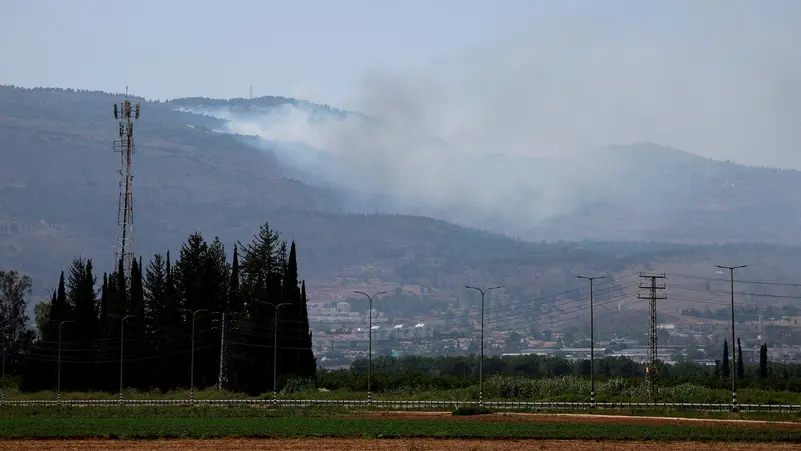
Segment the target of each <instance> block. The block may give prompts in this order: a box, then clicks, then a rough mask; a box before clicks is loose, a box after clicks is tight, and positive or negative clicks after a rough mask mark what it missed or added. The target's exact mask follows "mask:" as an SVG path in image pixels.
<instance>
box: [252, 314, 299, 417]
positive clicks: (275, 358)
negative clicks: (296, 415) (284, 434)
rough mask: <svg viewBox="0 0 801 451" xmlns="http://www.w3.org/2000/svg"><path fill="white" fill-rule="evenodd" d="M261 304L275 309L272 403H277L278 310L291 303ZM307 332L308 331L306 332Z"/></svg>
mask: <svg viewBox="0 0 801 451" xmlns="http://www.w3.org/2000/svg"><path fill="white" fill-rule="evenodd" d="M261 304H267V305H271V306H272V307H273V308H274V309H275V320H274V323H273V328H274V329H275V330H274V333H275V338H274V339H273V403H277V402H278V309H280V308H281V307H283V306H285V305H292V303H291V302H282V303H280V304H278V305H276V304H272V303H269V302H261ZM307 332H308V331H307Z"/></svg>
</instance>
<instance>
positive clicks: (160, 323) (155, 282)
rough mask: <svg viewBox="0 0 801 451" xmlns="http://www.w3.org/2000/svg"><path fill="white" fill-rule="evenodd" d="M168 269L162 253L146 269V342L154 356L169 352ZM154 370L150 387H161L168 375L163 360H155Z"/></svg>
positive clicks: (155, 256) (149, 382)
mask: <svg viewBox="0 0 801 451" xmlns="http://www.w3.org/2000/svg"><path fill="white" fill-rule="evenodd" d="M166 284H167V280H166V269H165V267H164V260H163V259H162V257H161V255H160V254H156V255H154V256H153V260H151V261H150V264H149V265H148V267H147V270H146V271H145V280H144V291H145V294H144V297H145V343H147V347H148V350H149V354H150V355H152V356H161V355H163V354H165V353H166V352H167V340H166V339H165V338H166V336H165V333H164V332H165V330H166V328H167V324H166V322H165V321H164V319H165V311H166V299H165V296H166ZM153 363H155V365H154V367H155V368H154V371H151V372H150V378H148V387H150V388H154V387H160V386H161V385H160V380H161V379H162V378H163V377H166V374H164V369H163V368H162V367H161V362H153Z"/></svg>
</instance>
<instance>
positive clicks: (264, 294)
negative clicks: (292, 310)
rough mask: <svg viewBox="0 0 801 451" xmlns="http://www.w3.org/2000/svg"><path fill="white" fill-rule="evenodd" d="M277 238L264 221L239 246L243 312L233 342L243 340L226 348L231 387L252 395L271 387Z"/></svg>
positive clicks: (277, 291)
mask: <svg viewBox="0 0 801 451" xmlns="http://www.w3.org/2000/svg"><path fill="white" fill-rule="evenodd" d="M280 244H281V243H280V237H279V234H278V232H276V231H274V230H273V229H272V228H270V225H269V223H265V224H264V225H262V226H261V227H260V228H259V232H258V233H257V234H256V235H255V236H254V238H253V241H252V242H251V243H250V244H248V245H247V246H245V247H243V248H242V259H241V261H240V268H239V269H240V274H241V281H240V290H241V293H242V296H243V298H244V302H245V311H246V315H243V317H240V318H238V319H237V320H236V322H235V323H232V324H233V326H234V327H235V328H236V329H237V330H236V332H235V335H234V336H233V337H232V338H231V341H232V342H238V343H246V345H236V346H230V347H229V353H230V355H231V360H230V368H231V377H230V378H229V381H230V383H231V386H232V387H233V388H235V389H238V390H243V391H246V392H248V393H251V394H259V393H264V392H267V391H270V390H272V385H273V384H272V373H273V372H272V361H273V359H272V348H273V346H274V343H273V342H272V341H273V335H274V334H273V332H274V327H275V326H274V321H273V318H274V311H273V308H274V307H272V305H275V304H278V303H280V301H281V299H282V294H283V293H282V291H283V290H282V289H281V282H282V279H283V274H282V273H281V269H282V268H281V259H280V258H279V255H278V253H279V250H280Z"/></svg>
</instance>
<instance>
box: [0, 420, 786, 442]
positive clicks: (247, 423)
mask: <svg viewBox="0 0 801 451" xmlns="http://www.w3.org/2000/svg"><path fill="white" fill-rule="evenodd" d="M0 437H2V438H41V439H45V438H49V439H65V438H119V439H155V438H211V437H282V438H285V437H368V438H413V437H414V438H423V437H428V438H483V439H524V438H526V439H582V440H638V441H642V440H651V441H727V442H731V441H750V442H794V443H801V434H799V432H798V431H797V430H795V431H793V430H780V429H768V428H759V427H754V428H744V427H731V426H720V427H709V426H674V425H669V426H647V425H631V424H570V423H531V422H525V423H524V422H520V423H513V422H508V423H500V422H498V423H488V422H478V421H476V422H473V421H443V420H435V421H431V420H429V421H426V420H391V419H348V418H161V419H159V418H138V419H133V418H58V419H56V418H13V419H9V418H5V419H0Z"/></svg>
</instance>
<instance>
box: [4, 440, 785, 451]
mask: <svg viewBox="0 0 801 451" xmlns="http://www.w3.org/2000/svg"><path fill="white" fill-rule="evenodd" d="M797 447H798V445H793V444H768V443H765V444H742V443H734V444H727V443H692V442H690V443H653V442H651V443H643V442H594V441H580V440H568V441H559V440H503V441H501V440H495V441H484V440H437V439H425V440H422V439H421V440H402V439H398V440H366V439H287V440H275V439H263V440H259V439H221V440H215V439H212V440H130V441H125V440H119V441H117V440H67V441H59V440H2V441H0V450H20V451H24V450H37V451H45V450H59V451H60V450H65V451H67V450H93V451H98V450H128V451H143V450H173V451H178V450H182V451H183V450H190V451H191V450H204V451H212V450H222V451H225V450H306V451H308V450H314V451H318V450H319V451H331V450H359V451H378V450H381V451H384V450H400V451H418V450H419V451H422V450H445V451H448V450H459V451H474V450H475V451H478V450H504V451H507V450H509V451H519V450H552V451H599V450H607V451H618V450H620V451H690V450H692V451H707V450H709V451H711V450H715V451H721V450H732V451H735V450H736V451H746V450H747V451H757V450H765V451H767V450H771V451H790V450H796V449H798V448H797Z"/></svg>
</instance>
